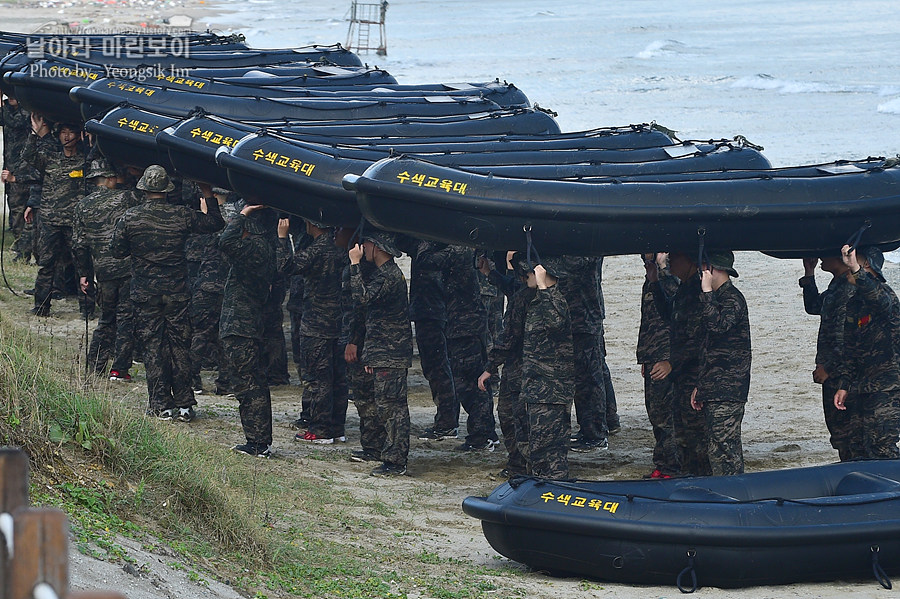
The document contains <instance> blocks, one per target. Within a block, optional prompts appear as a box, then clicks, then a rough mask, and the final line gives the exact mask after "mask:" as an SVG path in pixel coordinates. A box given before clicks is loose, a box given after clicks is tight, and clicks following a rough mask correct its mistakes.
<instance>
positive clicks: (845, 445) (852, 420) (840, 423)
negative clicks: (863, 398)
mask: <svg viewBox="0 0 900 599" xmlns="http://www.w3.org/2000/svg"><path fill="white" fill-rule="evenodd" d="M837 391H838V383H837V380H836V379H834V378H827V379H825V382H824V383H822V411H823V412H824V414H825V426H826V427H828V432H829V434H830V439H829V441H831V446H832V447H834V448H835V449H837V452H838V457H840V459H841V461H842V462H847V461H850V460H856V459H859V458H862V457H864V456H865V450H864V448H863V444H862V438H861V436H860V434H859V422H858V417H857V408H858V405H857V402H854V399H853V396H848V397H847V403H846V405H847V409H846V410H838V409H837V408H836V407H834V394H835V393H837Z"/></svg>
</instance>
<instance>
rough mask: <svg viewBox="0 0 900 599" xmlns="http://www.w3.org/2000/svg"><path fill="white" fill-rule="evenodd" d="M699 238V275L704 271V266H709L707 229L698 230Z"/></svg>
mask: <svg viewBox="0 0 900 599" xmlns="http://www.w3.org/2000/svg"><path fill="white" fill-rule="evenodd" d="M697 237H698V238H699V242H698V244H699V247H698V248H697V274H700V271H701V270H703V265H704V264H709V255H708V254H707V253H706V228H705V227H700V228H699V229H697Z"/></svg>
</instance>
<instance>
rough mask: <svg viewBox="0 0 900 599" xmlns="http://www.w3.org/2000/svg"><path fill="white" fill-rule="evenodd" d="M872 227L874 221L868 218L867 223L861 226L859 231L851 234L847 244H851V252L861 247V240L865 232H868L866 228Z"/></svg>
mask: <svg viewBox="0 0 900 599" xmlns="http://www.w3.org/2000/svg"><path fill="white" fill-rule="evenodd" d="M871 227H872V221H870V220H869V219H866V222H865V224H863V226H861V227H860V228H859V231H857V232H856V233H854V234H853V235H851V236H850V239H848V240H847V245H849V246H850V251H851V252H852V251H853V250H855V249H856V248H858V247H859V241H860V239H862V236H863V233H865V232H866V229H870V228H871Z"/></svg>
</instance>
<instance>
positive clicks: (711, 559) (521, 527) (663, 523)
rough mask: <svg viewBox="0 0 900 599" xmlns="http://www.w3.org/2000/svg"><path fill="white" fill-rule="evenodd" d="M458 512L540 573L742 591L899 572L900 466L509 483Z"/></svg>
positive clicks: (883, 579) (880, 463)
mask: <svg viewBox="0 0 900 599" xmlns="http://www.w3.org/2000/svg"><path fill="white" fill-rule="evenodd" d="M462 507H463V511H464V512H465V513H466V514H468V515H469V516H473V517H475V518H478V519H480V520H481V523H482V529H483V531H484V536H485V538H487V540H488V542H489V543H490V544H491V546H492V547H493V548H494V549H495V550H496V551H497V552H498V553H500V554H501V555H504V556H506V557H508V558H510V559H512V560H515V561H517V562H521V563H523V564H526V565H528V566H530V567H531V568H533V569H535V570H540V571H548V572H551V573H554V574H562V575H577V576H586V577H588V578H593V579H600V580H606V581H614V582H625V583H634V584H667V585H668V584H676V585H677V586H678V587H679V588H680V589H681V590H682V591H683V592H692V591H693V590H695V589H696V588H698V587H700V586H713V587H744V586H753V585H771V584H784V583H791V582H800V581H828V580H839V579H840V580H846V579H876V580H878V582H879V583H881V584H882V585H883V586H884V587H885V588H890V584H891V582H890V579H889V578H888V577H889V576H892V575H896V574H897V573H898V572H900V460H877V461H861V462H843V463H839V464H830V465H826V466H816V467H809V468H794V469H789V470H778V471H771V472H757V473H752V474H743V475H739V476H723V477H699V478H672V479H666V480H642V481H607V482H586V481H574V482H562V481H549V480H542V479H532V478H514V479H512V480H510V481H509V483H506V484H503V485H501V486H500V487H498V488H497V489H495V490H494V492H493V493H491V494H490V495H489V496H488V497H468V498H466V499H465V501H463V505H462Z"/></svg>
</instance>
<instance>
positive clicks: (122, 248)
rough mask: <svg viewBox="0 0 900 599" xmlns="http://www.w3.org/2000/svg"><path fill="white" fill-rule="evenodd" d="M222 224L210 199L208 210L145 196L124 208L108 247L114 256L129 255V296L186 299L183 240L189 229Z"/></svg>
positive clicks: (206, 229) (208, 229) (212, 228)
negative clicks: (177, 204) (204, 210)
mask: <svg viewBox="0 0 900 599" xmlns="http://www.w3.org/2000/svg"><path fill="white" fill-rule="evenodd" d="M224 225H225V221H224V220H222V215H221V213H220V212H219V205H218V204H217V203H216V202H210V206H209V212H208V213H207V214H203V213H202V212H200V211H199V210H191V209H190V208H188V207H187V206H175V205H173V204H169V203H168V202H166V200H165V199H145V200H144V202H143V203H142V204H140V205H138V206H134V207H132V208H129V209H128V210H126V211H125V215H124V216H123V217H122V218H120V219H119V221H118V222H117V223H116V231H115V233H114V234H113V240H112V244H111V248H110V249H111V250H112V251H111V253H112V255H113V256H115V257H117V258H124V257H126V256H131V277H132V278H131V300H132V301H135V302H145V301H147V300H149V299H150V298H151V297H154V296H157V295H171V296H175V297H177V298H178V299H184V300H187V299H188V298H189V296H190V290H189V289H188V282H187V260H185V257H184V242H185V240H186V239H187V236H188V235H189V234H190V233H192V232H198V231H199V232H209V233H211V232H213V231H218V230H219V229H221V228H222V227H223V226H224Z"/></svg>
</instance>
